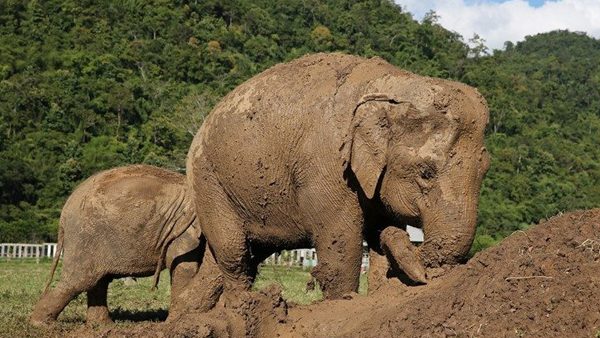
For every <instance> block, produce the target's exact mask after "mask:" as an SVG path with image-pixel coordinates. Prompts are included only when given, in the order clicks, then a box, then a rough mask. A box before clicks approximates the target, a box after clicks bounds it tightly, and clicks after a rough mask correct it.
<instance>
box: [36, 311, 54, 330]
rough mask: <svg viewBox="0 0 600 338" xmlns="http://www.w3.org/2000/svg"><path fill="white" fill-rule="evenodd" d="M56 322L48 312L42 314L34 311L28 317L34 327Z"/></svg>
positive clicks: (48, 325) (50, 324)
mask: <svg viewBox="0 0 600 338" xmlns="http://www.w3.org/2000/svg"><path fill="white" fill-rule="evenodd" d="M55 323H56V318H54V317H53V316H51V315H48V314H42V313H39V312H37V311H34V312H33V313H32V314H31V316H30V317H29V324H31V325H32V326H34V327H39V328H47V327H50V326H52V325H54V324H55Z"/></svg>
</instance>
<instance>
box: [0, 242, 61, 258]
mask: <svg viewBox="0 0 600 338" xmlns="http://www.w3.org/2000/svg"><path fill="white" fill-rule="evenodd" d="M55 254H56V243H43V244H22V243H0V257H5V258H44V257H50V258H52V257H54V255H55Z"/></svg>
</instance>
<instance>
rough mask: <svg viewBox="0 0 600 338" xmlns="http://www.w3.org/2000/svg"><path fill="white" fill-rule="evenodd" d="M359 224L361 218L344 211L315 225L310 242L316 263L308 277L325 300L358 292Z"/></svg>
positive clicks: (360, 253)
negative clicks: (312, 240) (321, 291)
mask: <svg viewBox="0 0 600 338" xmlns="http://www.w3.org/2000/svg"><path fill="white" fill-rule="evenodd" d="M343 209H344V208H342V209H341V210H343ZM346 210H348V209H346ZM325 215H326V213H325ZM362 223H363V220H362V215H359V214H357V213H354V212H348V211H346V212H342V213H339V214H337V215H336V216H335V217H326V218H325V219H323V220H320V221H319V222H318V223H317V224H318V228H320V229H316V230H317V231H315V234H314V242H315V249H316V251H317V256H318V264H317V266H316V267H315V268H314V269H313V271H312V275H313V276H314V277H315V278H316V279H317V281H318V282H319V284H320V286H321V289H322V290H323V296H324V297H325V298H327V299H335V298H341V297H342V296H344V295H345V294H348V293H350V292H358V285H359V277H360V264H361V259H362V254H363V252H362ZM319 230H320V231H319Z"/></svg>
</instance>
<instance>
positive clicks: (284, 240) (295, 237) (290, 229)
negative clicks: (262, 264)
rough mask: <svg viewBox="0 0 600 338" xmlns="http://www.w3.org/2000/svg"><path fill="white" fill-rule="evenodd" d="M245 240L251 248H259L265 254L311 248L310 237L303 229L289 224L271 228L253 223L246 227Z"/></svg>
mask: <svg viewBox="0 0 600 338" xmlns="http://www.w3.org/2000/svg"><path fill="white" fill-rule="evenodd" d="M246 230H247V232H246V234H247V238H248V240H249V241H250V243H251V245H252V246H256V247H258V248H261V250H262V251H264V252H265V253H266V254H271V253H274V252H277V251H280V250H283V249H297V248H307V247H312V236H311V234H310V233H308V232H307V231H305V230H304V229H303V227H301V226H299V225H297V224H292V223H290V222H286V221H283V220H282V221H281V223H277V224H272V225H271V226H268V225H264V224H258V223H254V224H251V225H249V226H248V227H247V229H246Z"/></svg>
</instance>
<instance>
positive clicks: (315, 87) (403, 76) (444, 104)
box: [187, 54, 489, 298]
mask: <svg viewBox="0 0 600 338" xmlns="http://www.w3.org/2000/svg"><path fill="white" fill-rule="evenodd" d="M487 121H488V111H487V106H486V103H485V101H484V99H483V97H482V96H481V95H480V94H479V93H478V92H477V91H476V90H475V89H473V88H471V87H469V86H466V85H464V84H460V83H456V82H451V81H446V80H441V79H434V78H427V77H421V76H417V75H414V74H412V73H409V72H405V71H402V70H399V69H398V68H395V67H394V66H392V65H390V64H389V63H387V62H385V61H384V60H382V59H379V58H373V59H364V58H360V57H355V56H349V55H343V54H316V55H310V56H306V57H303V58H300V59H298V60H295V61H292V62H290V63H286V64H280V65H277V66H274V67H272V68H270V69H268V70H266V71H264V72H263V73H261V74H259V75H257V76H255V77H253V78H252V79H250V80H248V81H247V82H245V83H243V84H242V85H240V86H239V87H237V88H236V89H235V90H233V91H232V92H231V93H230V94H229V95H227V96H226V97H225V98H224V99H223V100H222V101H221V102H220V103H219V104H218V105H217V106H216V107H215V109H214V110H213V111H212V112H211V114H210V115H209V117H208V118H207V119H206V121H205V122H204V124H203V126H202V127H201V129H200V131H199V132H198V133H197V134H196V137H195V138H194V141H193V143H192V146H191V148H190V151H189V153H188V162H187V175H188V179H189V182H190V185H191V188H192V189H193V192H194V199H195V204H196V207H197V208H196V212H197V213H198V217H199V219H200V220H201V227H202V229H203V233H204V235H205V236H206V238H207V242H208V244H209V246H210V248H211V250H212V251H213V253H214V254H215V259H216V260H217V264H218V265H219V267H220V268H221V270H222V272H223V273H224V277H225V290H226V295H227V293H231V294H233V292H232V289H237V290H240V289H241V290H248V288H249V287H250V285H251V283H252V281H253V278H254V276H255V273H256V266H257V264H258V263H259V262H260V261H261V260H262V259H263V258H265V257H267V256H268V255H269V254H271V253H273V252H276V251H278V250H281V249H292V248H299V247H310V246H314V247H315V248H316V250H317V254H318V257H319V264H318V266H317V267H316V268H315V269H314V271H313V274H314V275H315V277H316V278H317V280H318V281H319V283H320V285H321V287H322V289H323V292H324V295H325V297H326V298H337V297H341V296H343V295H344V294H345V293H348V292H352V291H357V288H358V277H359V271H360V261H361V255H362V245H361V243H362V240H363V238H364V237H365V238H367V239H373V238H374V239H375V240H373V241H371V240H370V243H369V244H370V245H372V246H374V247H375V246H379V243H376V242H378V241H379V232H380V231H381V230H382V228H380V226H381V225H384V224H385V225H386V226H387V225H390V224H393V225H395V226H397V227H402V226H404V225H405V224H415V225H418V226H422V227H423V229H424V232H425V243H424V244H423V245H422V246H421V247H420V248H419V251H418V255H417V256H419V257H420V258H421V259H422V260H423V261H424V263H425V264H426V265H429V266H436V265H440V264H445V263H455V262H457V261H459V260H460V259H461V258H462V257H463V256H464V255H465V254H466V253H467V252H468V250H469V248H470V245H471V243H472V240H473V236H474V233H475V224H476V215H477V201H478V196H479V189H480V186H481V182H482V179H483V176H484V174H485V172H486V171H487V169H488V166H489V157H488V154H487V152H486V150H485V148H484V143H483V136H484V129H485V125H486V123H487ZM403 245H404V244H403ZM401 251H402V250H392V249H391V248H389V245H388V250H387V252H389V253H394V252H401Z"/></svg>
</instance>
